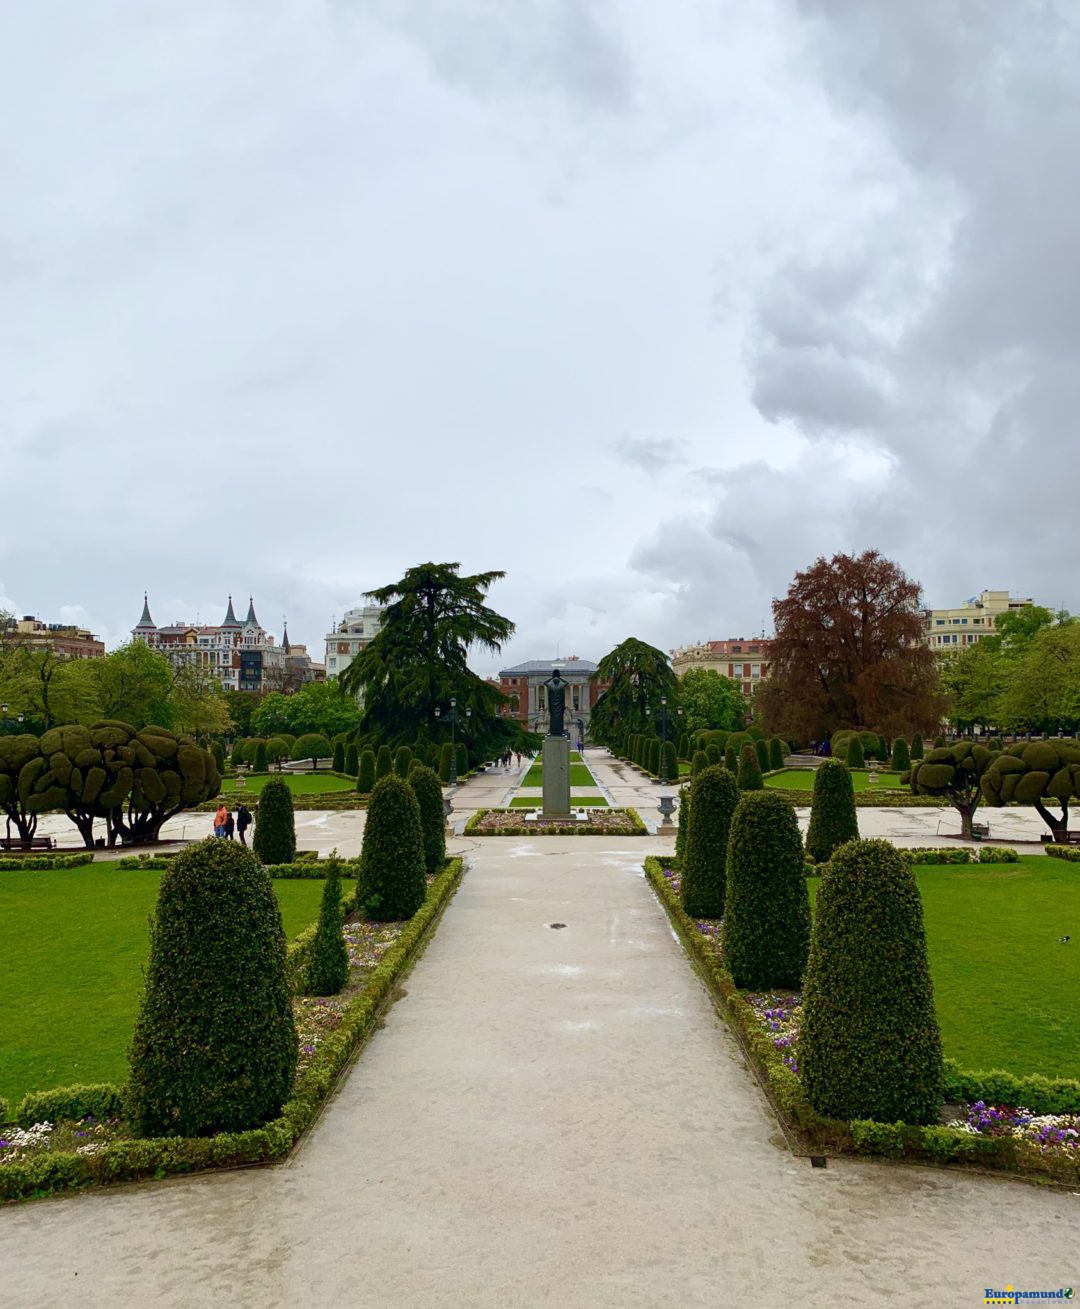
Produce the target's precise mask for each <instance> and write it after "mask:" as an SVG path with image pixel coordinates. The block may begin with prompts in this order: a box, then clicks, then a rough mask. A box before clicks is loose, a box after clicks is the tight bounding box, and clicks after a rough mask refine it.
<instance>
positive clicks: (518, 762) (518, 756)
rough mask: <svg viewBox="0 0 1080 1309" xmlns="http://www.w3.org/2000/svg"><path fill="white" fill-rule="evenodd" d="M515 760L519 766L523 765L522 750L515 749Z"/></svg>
mask: <svg viewBox="0 0 1080 1309" xmlns="http://www.w3.org/2000/svg"><path fill="white" fill-rule="evenodd" d="M514 760H515V762H516V763H517V766H518V767H519V768H520V767H521V751H520V750H515V751H514Z"/></svg>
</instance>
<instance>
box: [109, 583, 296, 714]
mask: <svg viewBox="0 0 1080 1309" xmlns="http://www.w3.org/2000/svg"><path fill="white" fill-rule="evenodd" d="M131 635H132V639H133V640H136V641H145V643H146V644H147V645H148V646H150V648H151V649H152V650H160V651H161V653H162V654H163V655H165V657H166V658H167V659H169V660H170V661H171V662H172V663H173V664H175V665H177V666H178V667H181V666H184V665H187V666H191V667H195V668H198V669H199V670H201V671H202V672H203V673H204V674H205V675H206V676H207V677H210V678H212V679H213V680H215V681H217V682H220V684H221V686H222V689H223V690H226V691H256V692H263V691H284V690H287V689H288V686H287V679H286V657H285V651H284V649H283V647H282V646H280V645H278V644H277V643H276V641H275V640H274V637H273V635H272V634H271V633H270V632H267V631H266V630H265V628H263V627H262V626H261V624H260V623H259V620H258V619H257V618H256V617H255V604H254V601H253V600H252V599H251V597H250V596H249V597H248V611H247V616H246V617H245V618H244V621H243V622H241V621H240V620H239V619H238V618H237V617H236V613H235V611H234V610H233V601H232V596H231V595H230V596H229V607H228V609H227V611H226V613H225V617H224V619H223V620H222V622H221V623H220V624H219V625H218V626H216V627H207V626H205V625H201V624H199V623H181V622H176V623H170V624H169V625H168V626H166V627H158V626H157V624H156V623H155V622H154V620H153V619H152V618H151V617H150V602H149V599H148V598H147V597H146V596H145V595H144V596H143V611H142V617H141V618H140V619H139V621H138V622H137V623H136V624H135V626H134V627H133V628H132V630H131Z"/></svg>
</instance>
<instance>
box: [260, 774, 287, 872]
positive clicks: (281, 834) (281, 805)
mask: <svg viewBox="0 0 1080 1309" xmlns="http://www.w3.org/2000/svg"><path fill="white" fill-rule="evenodd" d="M251 848H252V850H254V852H255V854H256V855H257V857H258V858H259V859H261V860H262V862H263V863H264V864H291V863H292V861H293V860H294V859H295V858H296V820H295V818H294V817H293V802H292V791H290V790H289V788H288V786H287V785H286V783H285V782H283V781H279V780H278V779H277V778H276V777H275V778H274V779H273V780H272V781H269V782H267V784H266V785H265V786H264V787H263V789H262V793H261V794H260V796H259V812H258V816H257V817H256V819H255V835H254V836H253V837H252V840H251Z"/></svg>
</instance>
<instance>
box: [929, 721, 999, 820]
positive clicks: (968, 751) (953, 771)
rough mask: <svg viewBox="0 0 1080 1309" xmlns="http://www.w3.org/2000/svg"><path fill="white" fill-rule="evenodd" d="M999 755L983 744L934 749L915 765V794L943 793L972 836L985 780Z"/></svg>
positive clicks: (955, 745)
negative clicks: (986, 773)
mask: <svg viewBox="0 0 1080 1309" xmlns="http://www.w3.org/2000/svg"><path fill="white" fill-rule="evenodd" d="M996 757H997V756H996V755H995V754H994V753H993V752H992V751H990V750H988V749H987V748H986V746H983V745H973V744H972V743H971V742H970V741H957V742H956V743H955V744H954V745H948V746H945V748H944V749H941V750H931V751H930V753H929V754H928V755H927V756H926V757H925V758H924V759H917V760H916V761H915V762H914V763H913V764H912V766H911V773H910V775H909V776H910V780H911V793H912V795H943V796H947V797H948V800H949V803H950V804H951V805H952V807H953V808H954V809H955V810H956V812H957V813H958V814H959V815H960V825H961V826H960V833H961V835H962V836H966V837H967V838H968V840H970V839H971V836H972V826H971V825H972V821H973V820H974V818H975V811H976V809H978V807H979V801H980V799H982V779H983V775H984V774H985V772H986V770H987V768H989V767H990V765H991V764H992V763H993V761H994V759H995V758H996Z"/></svg>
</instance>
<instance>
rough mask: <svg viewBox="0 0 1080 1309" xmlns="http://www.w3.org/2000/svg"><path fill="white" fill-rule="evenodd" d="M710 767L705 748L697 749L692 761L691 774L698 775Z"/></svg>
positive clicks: (692, 775)
mask: <svg viewBox="0 0 1080 1309" xmlns="http://www.w3.org/2000/svg"><path fill="white" fill-rule="evenodd" d="M708 767H709V756H708V755H707V754H706V753H705V751H704V750H695V751H694V757H693V759H692V760H691V761H690V776H691V777H697V776H699V775H700V774H701V773H703V772H704V771H705V769H706V768H708Z"/></svg>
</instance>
